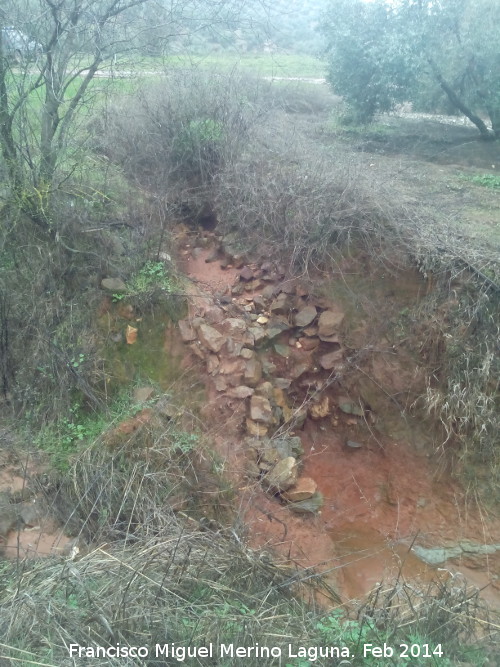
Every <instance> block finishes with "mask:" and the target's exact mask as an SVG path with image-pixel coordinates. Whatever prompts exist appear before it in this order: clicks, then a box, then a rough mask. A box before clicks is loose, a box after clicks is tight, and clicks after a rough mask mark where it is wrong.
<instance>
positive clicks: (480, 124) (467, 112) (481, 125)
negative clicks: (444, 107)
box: [427, 57, 498, 141]
mask: <svg viewBox="0 0 500 667" xmlns="http://www.w3.org/2000/svg"><path fill="white" fill-rule="evenodd" d="M427 60H428V62H429V64H430V66H431V68H432V72H433V74H434V76H435V77H436V80H437V82H438V83H439V85H440V86H441V88H442V89H443V90H444V92H445V93H446V94H447V95H448V99H449V100H450V102H451V103H452V104H453V106H455V107H456V108H457V109H458V110H459V111H461V112H462V113H463V114H464V116H467V118H468V119H469V120H470V121H471V122H472V123H474V125H475V126H476V127H477V129H478V130H479V132H480V134H481V138H482V139H485V140H486V141H492V140H493V139H495V138H496V137H495V134H494V133H493V132H491V131H490V130H489V129H488V128H487V126H486V124H485V122H484V121H483V119H482V118H479V116H477V115H476V114H475V113H474V112H473V111H472V109H470V108H469V107H468V106H467V105H466V104H465V102H463V101H462V100H461V99H460V98H459V97H458V95H457V94H456V93H455V91H454V90H453V88H452V87H451V86H450V85H449V84H448V83H447V82H446V80H445V79H444V77H443V75H442V74H441V72H440V71H439V68H438V66H437V65H436V63H435V62H434V60H433V59H432V58H430V57H428V58H427ZM497 136H498V135H497Z"/></svg>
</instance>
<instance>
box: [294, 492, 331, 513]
mask: <svg viewBox="0 0 500 667" xmlns="http://www.w3.org/2000/svg"><path fill="white" fill-rule="evenodd" d="M322 507H323V496H322V494H321V493H320V492H319V491H316V493H315V494H314V495H313V496H311V498H308V499H307V500H301V501H299V502H296V503H290V505H289V508H290V509H291V510H292V512H297V514H315V513H316V512H319V511H320V510H321V508H322Z"/></svg>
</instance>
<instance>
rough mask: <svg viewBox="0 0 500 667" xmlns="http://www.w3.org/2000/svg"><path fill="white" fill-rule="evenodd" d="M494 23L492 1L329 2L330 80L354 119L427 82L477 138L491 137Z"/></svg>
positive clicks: (497, 57) (499, 52) (496, 78)
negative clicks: (467, 122)
mask: <svg viewBox="0 0 500 667" xmlns="http://www.w3.org/2000/svg"><path fill="white" fill-rule="evenodd" d="M498 25H500V4H499V3H498V2H497V0H440V1H439V2H428V1H427V0H391V1H389V0H374V1H373V2H370V3H366V2H363V1H362V0H332V1H331V3H330V6H329V10H328V12H327V13H326V15H325V17H324V20H323V24H322V30H323V32H324V34H325V36H326V37H327V40H328V57H329V78H330V82H331V84H332V86H333V87H334V88H335V91H336V92H337V93H339V94H341V95H343V96H344V98H345V99H346V102H347V103H348V104H349V105H350V106H351V107H352V109H353V110H354V112H355V114H356V115H357V117H358V118H360V119H362V120H370V119H371V118H373V116H374V114H375V113H377V112H380V111H387V110H389V109H391V108H393V107H394V106H395V105H396V104H398V103H400V102H402V101H413V100H414V99H416V98H417V97H418V96H419V95H420V96H421V95H422V90H424V89H425V90H430V89H431V86H430V85H429V82H431V83H432V85H434V86H438V87H439V88H440V89H441V91H442V92H443V94H445V95H446V97H447V99H448V100H449V102H450V104H451V106H452V108H453V109H454V110H455V111H456V112H460V113H462V114H464V115H465V116H467V118H469V119H470V120H471V121H472V122H473V123H474V124H475V125H476V127H477V128H478V130H479V132H480V133H481V136H482V137H483V138H485V139H494V138H498V137H499V136H500V33H499V32H498ZM485 118H486V119H487V120H485Z"/></svg>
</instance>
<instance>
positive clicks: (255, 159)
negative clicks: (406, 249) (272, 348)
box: [216, 118, 398, 269]
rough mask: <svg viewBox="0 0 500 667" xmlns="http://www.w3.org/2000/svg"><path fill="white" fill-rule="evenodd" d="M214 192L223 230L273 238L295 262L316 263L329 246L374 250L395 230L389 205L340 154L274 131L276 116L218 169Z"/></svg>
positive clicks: (250, 239)
mask: <svg viewBox="0 0 500 667" xmlns="http://www.w3.org/2000/svg"><path fill="white" fill-rule="evenodd" d="M281 122H283V119H281ZM287 130H289V128H288V127H287ZM216 192H217V197H216V207H217V211H218V214H219V218H220V220H221V223H222V226H223V229H224V230H225V231H236V232H237V233H239V234H240V235H241V237H242V239H244V241H245V243H250V244H251V245H254V246H255V245H258V244H261V243H262V242H264V243H268V244H274V245H276V246H277V247H278V248H279V252H280V253H281V254H282V255H283V256H284V257H286V258H287V260H288V261H289V263H290V266H291V267H295V268H301V269H307V268H308V266H309V265H310V263H313V264H314V263H320V264H323V265H324V263H325V262H326V260H327V259H328V257H329V255H330V254H331V253H332V251H333V250H334V249H335V248H336V247H337V248H338V247H345V248H348V247H349V246H351V245H357V246H358V247H361V246H363V247H366V248H370V249H371V251H372V253H373V255H374V256H380V251H381V249H382V248H384V247H387V245H388V241H389V238H390V239H391V241H392V242H394V241H395V240H396V237H397V235H398V231H397V229H396V227H395V226H391V221H392V216H393V207H392V206H391V204H390V203H389V202H388V201H387V200H386V199H385V198H384V197H383V196H381V195H379V196H377V195H376V192H375V191H374V190H373V189H372V184H371V183H370V181H369V180H368V179H366V178H364V177H363V175H362V173H361V171H360V170H359V169H358V168H357V167H356V166H355V165H354V164H353V163H351V162H350V161H349V159H348V158H346V159H342V157H341V156H340V155H339V156H338V160H337V161H332V159H331V157H330V156H326V155H325V154H324V152H323V153H322V152H321V151H319V150H317V149H315V148H313V149H311V145H310V144H308V142H307V141H305V140H304V137H303V136H302V135H301V133H300V132H297V133H296V134H290V133H289V132H287V133H284V132H282V131H281V129H280V118H278V120H277V121H275V122H274V123H273V124H272V125H269V126H268V127H267V128H265V129H261V132H260V133H259V136H258V138H257V140H256V141H255V143H254V144H253V145H252V146H250V147H248V149H247V151H246V152H245V154H244V155H243V156H242V158H241V159H240V160H238V161H237V162H235V163H231V164H230V165H229V166H228V168H227V169H225V170H223V171H221V172H220V174H219V175H218V179H217V189H216Z"/></svg>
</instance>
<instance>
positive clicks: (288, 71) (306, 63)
mask: <svg viewBox="0 0 500 667" xmlns="http://www.w3.org/2000/svg"><path fill="white" fill-rule="evenodd" d="M183 67H200V68H207V69H211V70H214V69H215V70H221V71H227V70H232V69H235V68H238V69H240V70H243V71H248V72H249V73H252V74H255V75H256V76H263V77H264V76H265V77H268V76H273V77H300V78H324V76H325V71H326V70H325V63H324V62H322V61H321V60H319V59H318V58H314V57H313V56H308V55H299V54H281V53H210V54H207V55H204V56H200V55H191V54H179V55H171V56H167V57H165V58H143V59H141V60H138V61H135V62H133V63H131V62H130V61H128V60H127V61H121V62H118V63H117V64H116V70H117V72H119V71H120V70H125V71H133V72H134V73H137V74H139V73H141V72H142V73H144V72H164V71H166V70H168V69H170V68H183Z"/></svg>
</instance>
